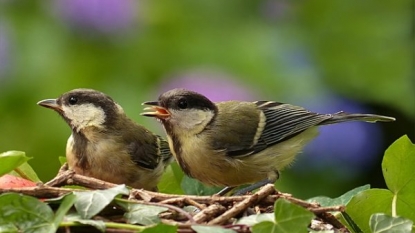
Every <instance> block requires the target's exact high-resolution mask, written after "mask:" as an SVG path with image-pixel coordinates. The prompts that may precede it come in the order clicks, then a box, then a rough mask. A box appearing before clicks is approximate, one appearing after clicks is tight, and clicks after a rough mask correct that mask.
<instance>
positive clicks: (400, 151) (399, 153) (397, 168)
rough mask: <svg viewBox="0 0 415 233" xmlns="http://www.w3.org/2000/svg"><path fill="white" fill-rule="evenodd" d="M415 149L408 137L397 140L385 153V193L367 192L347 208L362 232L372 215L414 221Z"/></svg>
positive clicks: (383, 191) (379, 190) (359, 194)
mask: <svg viewBox="0 0 415 233" xmlns="http://www.w3.org/2000/svg"><path fill="white" fill-rule="evenodd" d="M413 164H415V146H414V145H413V144H412V143H411V142H410V141H409V139H408V137H407V136H403V137H401V138H400V139H398V140H396V141H395V142H394V143H393V144H392V145H391V146H390V147H389V148H388V149H387V150H386V152H385V156H384V158H383V162H382V169H383V173H384V176H385V179H386V183H387V186H388V187H389V188H390V189H391V190H387V189H370V190H365V191H363V192H360V193H358V194H357V195H356V196H354V197H353V198H352V200H350V202H349V204H347V206H346V212H347V213H348V215H349V216H350V217H351V218H352V219H353V220H354V221H355V223H356V224H357V225H358V226H359V227H360V229H361V230H362V231H363V232H369V231H370V227H369V219H370V216H371V215H372V214H375V213H384V214H388V215H391V216H393V215H394V213H392V212H393V210H395V211H396V213H395V214H396V215H399V216H402V217H405V218H408V219H410V220H412V221H414V220H415V199H414V198H413V193H415V179H413V177H415V171H414V170H413V168H412V166H413Z"/></svg>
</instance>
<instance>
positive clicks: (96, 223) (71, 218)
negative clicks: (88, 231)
mask: <svg viewBox="0 0 415 233" xmlns="http://www.w3.org/2000/svg"><path fill="white" fill-rule="evenodd" d="M65 221H67V222H78V223H80V224H83V225H88V226H92V227H95V228H97V229H98V230H99V231H101V232H105V229H106V227H105V223H104V221H102V220H92V219H82V217H81V216H80V215H79V214H76V213H70V214H68V215H66V216H65Z"/></svg>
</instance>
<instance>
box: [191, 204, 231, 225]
mask: <svg viewBox="0 0 415 233" xmlns="http://www.w3.org/2000/svg"><path fill="white" fill-rule="evenodd" d="M225 210H226V208H225V207H224V206H222V205H219V204H213V205H210V206H209V207H207V208H205V209H204V210H202V211H200V212H199V213H197V214H196V215H195V216H193V219H194V220H195V221H196V222H197V223H199V224H200V223H204V222H206V221H207V220H208V219H212V218H213V217H215V216H217V215H219V214H221V213H223V212H225Z"/></svg>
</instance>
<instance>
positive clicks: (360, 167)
mask: <svg viewBox="0 0 415 233" xmlns="http://www.w3.org/2000/svg"><path fill="white" fill-rule="evenodd" d="M315 103H318V104H319V105H318V106H315V107H313V106H310V105H307V106H308V107H307V108H308V109H312V111H315V112H319V113H334V112H338V111H341V110H342V111H345V112H349V113H370V111H369V110H368V109H365V108H364V107H363V106H360V105H359V104H357V103H355V102H352V101H350V100H346V99H342V98H340V97H338V96H334V95H325V96H324V100H322V101H316V102H315ZM319 131H320V134H319V136H318V137H317V138H316V139H314V140H313V141H312V142H311V143H310V144H309V145H307V146H306V147H305V150H304V154H303V155H301V159H299V161H298V164H297V165H298V168H299V169H298V170H299V171H301V172H308V171H309V170H310V169H315V168H320V169H328V168H330V167H335V168H336V169H335V172H336V173H337V174H338V175H340V176H343V178H345V179H348V178H352V177H354V176H355V175H359V173H360V172H362V171H364V170H366V169H367V168H368V167H371V166H372V165H373V161H374V160H375V159H376V157H375V156H377V155H379V154H380V153H381V151H380V148H379V145H380V144H381V140H382V138H381V131H380V128H379V124H370V123H366V122H348V123H341V124H334V125H327V126H321V127H320V128H319ZM296 167H297V166H296Z"/></svg>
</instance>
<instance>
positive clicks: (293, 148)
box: [142, 89, 395, 194]
mask: <svg viewBox="0 0 415 233" xmlns="http://www.w3.org/2000/svg"><path fill="white" fill-rule="evenodd" d="M143 104H144V105H149V106H150V107H146V108H145V109H144V110H145V111H147V112H144V113H142V115H143V116H149V117H155V118H157V119H158V120H159V121H160V122H161V123H162V124H163V126H164V129H165V131H166V133H167V138H168V142H169V145H170V150H171V151H172V153H173V155H174V156H175V158H176V160H177V161H178V163H179V165H180V166H181V168H182V169H183V171H184V172H185V173H186V174H187V175H189V176H191V177H193V178H195V179H198V180H199V181H201V182H202V183H205V184H208V185H213V186H227V188H226V189H224V190H223V192H220V194H224V193H226V192H227V191H229V190H230V189H231V188H233V187H236V186H239V185H243V184H253V185H251V186H250V187H248V188H247V189H245V191H252V190H253V189H255V188H258V187H260V186H262V185H264V184H266V183H274V182H275V181H276V180H277V179H278V176H279V171H280V170H281V169H283V168H284V167H286V166H287V165H289V164H291V163H292V162H293V160H294V158H295V156H296V155H297V154H298V153H299V152H300V151H301V149H302V148H303V147H304V146H305V145H306V144H307V143H308V142H309V141H310V140H312V139H313V138H314V137H316V136H317V134H318V130H317V128H318V127H317V126H320V125H328V124H335V123H341V122H347V121H366V122H376V121H394V120H395V118H393V117H387V116H380V115H373V114H348V113H345V112H337V113H334V114H319V113H314V112H310V111H308V110H306V109H304V108H302V107H297V106H293V105H290V104H284V103H278V102H273V101H256V102H240V101H226V102H217V103H213V102H212V101H210V100H209V99H208V98H206V97H205V96H203V95H201V94H199V93H196V92H193V91H189V90H185V89H173V90H170V91H168V92H165V93H163V94H162V95H160V97H159V99H158V101H152V102H145V103H143ZM254 183H255V184H254Z"/></svg>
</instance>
